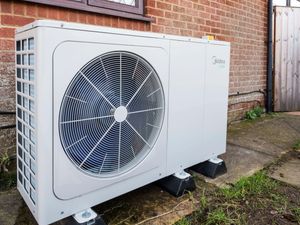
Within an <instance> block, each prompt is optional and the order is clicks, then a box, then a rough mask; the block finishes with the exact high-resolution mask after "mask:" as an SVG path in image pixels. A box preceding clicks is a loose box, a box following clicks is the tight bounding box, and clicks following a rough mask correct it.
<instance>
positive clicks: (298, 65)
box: [274, 7, 300, 111]
mask: <svg viewBox="0 0 300 225" xmlns="http://www.w3.org/2000/svg"><path fill="white" fill-rule="evenodd" d="M274 19H275V23H274V34H275V35H274V51H275V52H274V110H275V111H300V8H292V7H275V17H274Z"/></svg>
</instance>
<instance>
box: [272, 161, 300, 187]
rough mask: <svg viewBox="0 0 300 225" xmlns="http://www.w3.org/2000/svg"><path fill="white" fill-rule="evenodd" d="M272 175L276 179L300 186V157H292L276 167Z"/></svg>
mask: <svg viewBox="0 0 300 225" xmlns="http://www.w3.org/2000/svg"><path fill="white" fill-rule="evenodd" d="M270 176H271V177H272V178H274V179H276V180H279V181H282V182H285V183H288V184H291V185H294V186H296V187H300V159H299V158H298V159H291V160H289V161H287V162H284V163H283V164H282V165H280V166H279V167H278V168H276V169H275V170H274V171H273V172H272V173H270Z"/></svg>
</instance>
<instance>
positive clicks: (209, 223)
mask: <svg viewBox="0 0 300 225" xmlns="http://www.w3.org/2000/svg"><path fill="white" fill-rule="evenodd" d="M233 222H234V221H233V220H232V219H230V218H229V217H228V216H227V215H226V213H225V212H224V210H223V209H222V208H220V209H215V210H214V211H212V212H210V213H208V215H207V220H206V223H205V224H206V225H219V224H222V225H227V224H228V225H229V224H233Z"/></svg>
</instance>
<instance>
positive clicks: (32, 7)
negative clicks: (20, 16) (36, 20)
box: [26, 3, 37, 17]
mask: <svg viewBox="0 0 300 225" xmlns="http://www.w3.org/2000/svg"><path fill="white" fill-rule="evenodd" d="M26 16H32V17H36V16H37V9H36V4H32V3H28V4H26Z"/></svg>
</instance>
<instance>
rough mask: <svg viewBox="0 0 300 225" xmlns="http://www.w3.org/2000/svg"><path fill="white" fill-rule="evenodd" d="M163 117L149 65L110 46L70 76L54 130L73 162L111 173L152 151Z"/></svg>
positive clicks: (98, 173) (158, 86) (94, 173)
mask: <svg viewBox="0 0 300 225" xmlns="http://www.w3.org/2000/svg"><path fill="white" fill-rule="evenodd" d="M163 117H164V93H163V88H162V85H161V82H160V80H159V78H158V75H157V73H156V72H155V70H154V69H153V68H152V66H151V65H150V64H149V63H148V62H147V61H146V60H145V59H143V58H142V57H140V56H138V55H136V54H133V53H129V52H124V51H118V52H109V53H106V54H104V55H100V56H98V57H96V58H94V59H93V60H91V61H90V62H88V63H87V64H86V65H85V66H84V67H83V68H81V69H80V70H79V71H78V72H77V74H76V75H75V77H74V78H73V80H72V81H71V82H70V84H69V86H68V88H67V90H66V92H65V94H64V97H63V100H62V103H61V108H60V113H59V134H60V139H61V143H62V146H63V149H64V151H65V153H66V154H67V156H68V157H69V158H70V160H71V161H72V162H73V163H74V164H75V166H76V167H77V168H79V169H80V170H81V171H83V172H86V173H88V174H90V175H92V176H115V175H119V174H121V173H123V172H125V171H128V170H129V169H131V168H133V167H134V166H136V165H137V164H138V163H139V162H141V161H142V160H143V159H144V158H145V157H146V155H147V154H148V153H149V152H150V151H151V149H152V147H153V145H154V144H155V141H156V139H157V137H158V135H159V133H160V130H161V127H162V122H163Z"/></svg>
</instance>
